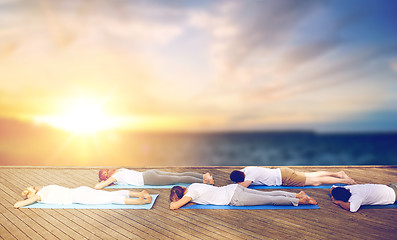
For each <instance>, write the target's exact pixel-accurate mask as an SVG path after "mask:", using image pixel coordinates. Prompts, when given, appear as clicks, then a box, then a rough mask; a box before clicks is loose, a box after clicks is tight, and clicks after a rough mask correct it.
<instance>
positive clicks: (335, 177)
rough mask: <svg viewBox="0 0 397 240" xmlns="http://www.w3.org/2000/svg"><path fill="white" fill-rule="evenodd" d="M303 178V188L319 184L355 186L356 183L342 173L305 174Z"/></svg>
mask: <svg viewBox="0 0 397 240" xmlns="http://www.w3.org/2000/svg"><path fill="white" fill-rule="evenodd" d="M305 176H306V182H305V186H306V185H312V186H318V185H321V184H335V183H344V184H356V182H355V181H354V180H353V179H352V178H350V177H349V176H347V175H346V173H345V172H344V171H339V172H326V171H318V172H310V173H305Z"/></svg>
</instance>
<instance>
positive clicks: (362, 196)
mask: <svg viewBox="0 0 397 240" xmlns="http://www.w3.org/2000/svg"><path fill="white" fill-rule="evenodd" d="M330 194H331V200H332V202H333V203H335V204H336V205H339V206H340V207H342V208H343V209H345V210H347V211H350V212H357V210H358V209H359V208H360V207H361V206H362V205H387V204H393V203H396V197H397V183H392V184H390V185H388V186H387V185H383V184H358V185H352V186H344V187H335V186H334V187H332V188H331V190H330Z"/></svg>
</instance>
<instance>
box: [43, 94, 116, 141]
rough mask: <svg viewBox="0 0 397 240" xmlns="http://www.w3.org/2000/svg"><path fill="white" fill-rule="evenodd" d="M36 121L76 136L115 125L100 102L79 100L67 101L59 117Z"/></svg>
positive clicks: (113, 119) (114, 121)
mask: <svg viewBox="0 0 397 240" xmlns="http://www.w3.org/2000/svg"><path fill="white" fill-rule="evenodd" d="M36 120H37V121H39V122H44V123H47V124H49V125H51V126H53V127H56V128H60V129H63V130H67V131H70V132H73V133H76V134H86V133H95V132H98V131H102V130H108V129H111V128H114V127H116V125H117V121H116V120H115V118H112V117H110V116H109V115H108V114H106V113H105V111H104V110H103V103H102V102H101V101H94V100H91V99H81V98H80V99H75V100H73V101H69V102H68V104H67V106H65V107H64V108H63V111H62V112H61V113H60V114H59V115H56V116H45V117H38V118H36Z"/></svg>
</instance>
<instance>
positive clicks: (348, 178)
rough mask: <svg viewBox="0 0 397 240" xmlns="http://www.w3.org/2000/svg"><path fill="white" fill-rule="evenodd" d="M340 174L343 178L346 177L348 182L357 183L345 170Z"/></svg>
mask: <svg viewBox="0 0 397 240" xmlns="http://www.w3.org/2000/svg"><path fill="white" fill-rule="evenodd" d="M338 175H340V176H341V178H343V179H345V180H346V181H347V184H357V183H356V181H354V180H353V178H351V177H349V176H347V174H346V173H345V171H339V172H338Z"/></svg>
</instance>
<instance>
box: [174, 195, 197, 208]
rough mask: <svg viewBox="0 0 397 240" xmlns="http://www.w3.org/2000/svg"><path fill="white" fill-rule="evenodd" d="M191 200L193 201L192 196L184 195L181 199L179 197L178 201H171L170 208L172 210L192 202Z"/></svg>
mask: <svg viewBox="0 0 397 240" xmlns="http://www.w3.org/2000/svg"><path fill="white" fill-rule="evenodd" d="M190 201H192V198H191V197H188V196H183V197H182V198H181V199H179V200H178V201H176V202H171V203H170V209H171V210H175V209H178V208H180V207H182V206H184V205H185V204H187V203H188V202H190Z"/></svg>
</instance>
